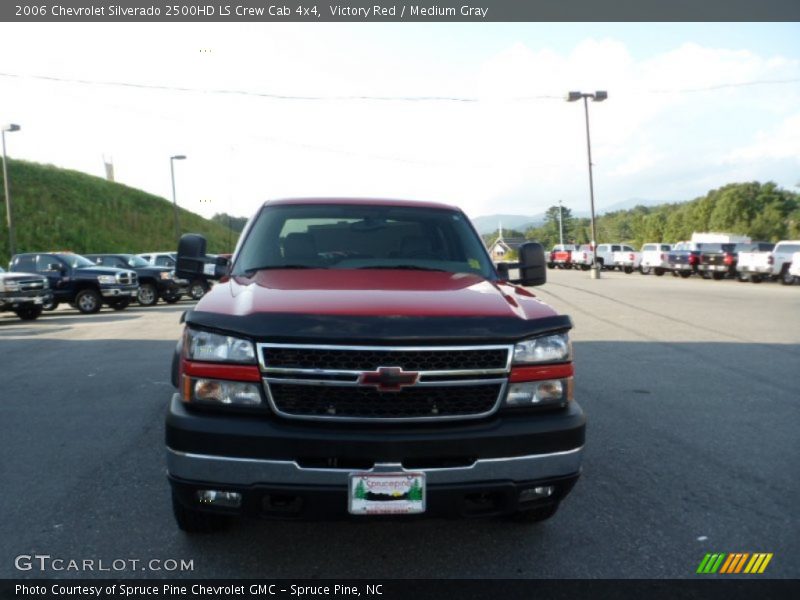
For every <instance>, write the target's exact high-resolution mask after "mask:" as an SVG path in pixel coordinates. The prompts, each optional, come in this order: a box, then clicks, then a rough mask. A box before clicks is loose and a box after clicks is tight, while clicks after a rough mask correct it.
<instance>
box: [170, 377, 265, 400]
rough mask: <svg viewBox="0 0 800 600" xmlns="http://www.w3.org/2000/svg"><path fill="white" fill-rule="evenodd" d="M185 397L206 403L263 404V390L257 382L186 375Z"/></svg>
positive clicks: (185, 398)
mask: <svg viewBox="0 0 800 600" xmlns="http://www.w3.org/2000/svg"><path fill="white" fill-rule="evenodd" d="M183 399H184V401H186V402H202V403H204V404H224V405H236V406H258V405H259V404H261V390H260V389H259V385H258V384H256V383H246V382H243V381H223V380H220V379H204V378H200V379H195V378H193V377H186V378H185V379H184V390H183Z"/></svg>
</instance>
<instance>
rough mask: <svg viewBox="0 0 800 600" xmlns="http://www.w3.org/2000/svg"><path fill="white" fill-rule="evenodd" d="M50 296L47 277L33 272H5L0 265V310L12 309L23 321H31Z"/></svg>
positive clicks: (39, 313)
mask: <svg viewBox="0 0 800 600" xmlns="http://www.w3.org/2000/svg"><path fill="white" fill-rule="evenodd" d="M50 298H52V293H51V292H50V286H49V285H48V283H47V278H45V277H42V276H41V275H36V274H35V273H6V271H5V269H3V268H2V267H0V312H3V311H7V310H9V311H13V312H14V313H16V315H17V316H18V317H19V318H20V319H22V320H23V321H33V320H34V319H38V318H39V315H41V314H42V305H43V304H44V303H45V302H47V301H48V300H50Z"/></svg>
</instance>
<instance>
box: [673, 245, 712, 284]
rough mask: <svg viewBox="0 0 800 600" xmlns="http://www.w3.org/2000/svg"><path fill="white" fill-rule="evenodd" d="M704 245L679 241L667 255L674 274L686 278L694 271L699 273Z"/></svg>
mask: <svg viewBox="0 0 800 600" xmlns="http://www.w3.org/2000/svg"><path fill="white" fill-rule="evenodd" d="M702 246H703V244H697V243H694V242H678V243H677V244H675V245H674V246H673V247H672V250H671V251H670V253H669V254H668V255H667V262H668V263H669V270H670V271H672V274H673V275H675V276H678V275H680V276H681V277H684V278H686V277H689V276H690V275H691V274H692V273H697V266H698V264H699V262H700V251H701V249H702Z"/></svg>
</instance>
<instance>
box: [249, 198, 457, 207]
mask: <svg viewBox="0 0 800 600" xmlns="http://www.w3.org/2000/svg"><path fill="white" fill-rule="evenodd" d="M283 204H359V205H364V206H410V207H421V208H443V209H447V210H460V209H459V208H458V207H457V206H453V205H451V204H444V203H442V202H424V201H422V200H396V199H391V198H279V199H276V200H267V201H266V202H264V206H267V205H270V206H275V205H283Z"/></svg>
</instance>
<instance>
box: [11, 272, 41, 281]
mask: <svg viewBox="0 0 800 600" xmlns="http://www.w3.org/2000/svg"><path fill="white" fill-rule="evenodd" d="M42 279H45V280H46V279H47V277H45V276H44V275H39V274H38V273H18V272H16V271H15V272H13V273H2V272H0V281H40V280H42Z"/></svg>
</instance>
